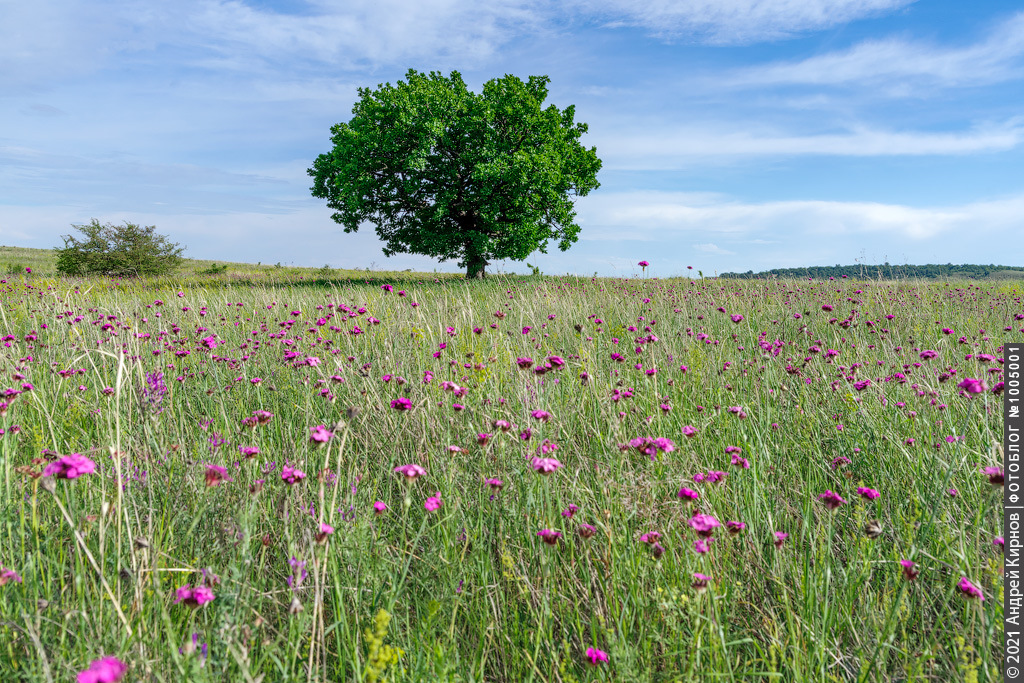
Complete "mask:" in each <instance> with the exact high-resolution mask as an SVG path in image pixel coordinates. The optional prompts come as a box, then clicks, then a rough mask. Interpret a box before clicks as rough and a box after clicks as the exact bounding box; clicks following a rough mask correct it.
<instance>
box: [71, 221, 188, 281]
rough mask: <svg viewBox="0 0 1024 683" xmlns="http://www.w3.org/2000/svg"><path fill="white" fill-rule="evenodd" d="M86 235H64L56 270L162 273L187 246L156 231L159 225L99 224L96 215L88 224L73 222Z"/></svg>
mask: <svg viewBox="0 0 1024 683" xmlns="http://www.w3.org/2000/svg"><path fill="white" fill-rule="evenodd" d="M71 227H72V228H75V229H76V230H78V231H79V232H81V233H82V235H83V237H84V239H78V238H75V237H73V236H71V235H62V236H61V239H63V240H64V246H63V247H57V248H56V249H55V250H54V251H56V252H57V272H59V273H62V274H64V275H110V276H114V277H135V276H140V275H163V274H165V273H169V272H171V271H173V270H174V269H175V268H177V267H178V265H179V264H180V263H181V253H182V251H183V250H184V249H183V248H182V247H180V246H179V245H178V244H174V243H172V242H170V241H169V240H168V239H167V238H166V237H165V236H163V235H158V234H156V226H154V225H148V226H145V227H141V226H138V225H136V224H134V223H129V222H128V221H125V223H124V225H114V224H112V223H107V224H106V225H100V223H99V221H97V220H96V219H95V218H93V219H92V221H91V222H90V223H89V224H87V225H72V226H71Z"/></svg>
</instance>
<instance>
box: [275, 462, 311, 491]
mask: <svg viewBox="0 0 1024 683" xmlns="http://www.w3.org/2000/svg"><path fill="white" fill-rule="evenodd" d="M305 478H306V473H305V472H303V471H302V470H300V469H298V468H295V467H292V466H291V465H285V466H284V467H282V468H281V481H283V482H284V483H286V484H288V485H289V486H292V485H294V484H297V483H299V482H300V481H302V480H303V479H305Z"/></svg>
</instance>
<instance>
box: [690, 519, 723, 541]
mask: <svg viewBox="0 0 1024 683" xmlns="http://www.w3.org/2000/svg"><path fill="white" fill-rule="evenodd" d="M689 524H690V527H691V528H692V529H693V530H694V531H696V532H697V535H698V536H700V537H702V538H710V537H711V535H712V534H713V533H714V532H715V529H716V528H718V527H720V526H722V524H721V522H719V521H718V520H717V519H715V518H714V517H712V516H711V515H705V514H702V513H698V514H696V515H694V516H693V517H691V518H690V521H689Z"/></svg>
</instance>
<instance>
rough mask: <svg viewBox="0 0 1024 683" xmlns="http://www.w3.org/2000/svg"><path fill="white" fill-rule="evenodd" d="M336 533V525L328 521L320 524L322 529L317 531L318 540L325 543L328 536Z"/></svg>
mask: <svg viewBox="0 0 1024 683" xmlns="http://www.w3.org/2000/svg"><path fill="white" fill-rule="evenodd" d="M333 533H334V527H333V526H331V525H330V524H327V523H326V522H323V523H321V524H320V531H319V532H317V535H316V542H317V543H323V542H324V541H326V540H327V537H328V536H330V535H331V534H333Z"/></svg>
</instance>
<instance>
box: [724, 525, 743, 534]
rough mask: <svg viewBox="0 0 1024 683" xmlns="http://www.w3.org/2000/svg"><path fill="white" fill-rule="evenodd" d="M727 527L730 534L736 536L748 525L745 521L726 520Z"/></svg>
mask: <svg viewBox="0 0 1024 683" xmlns="http://www.w3.org/2000/svg"><path fill="white" fill-rule="evenodd" d="M725 528H726V529H728V530H729V535H731V536H735V535H736V534H738V533H739V532H741V531H743V530H744V529H746V528H747V525H746V524H744V523H743V522H726V523H725Z"/></svg>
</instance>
